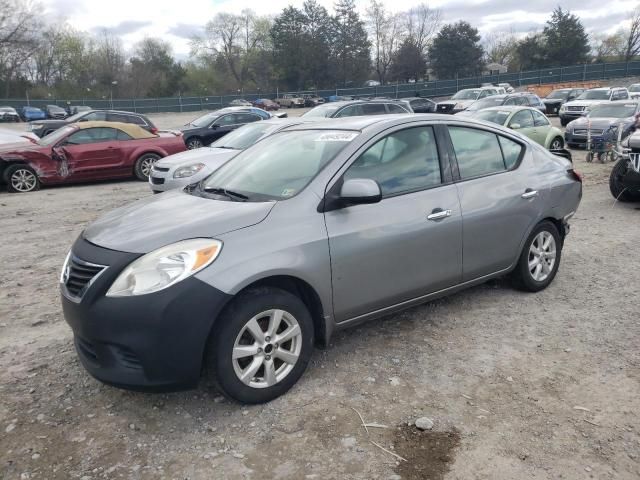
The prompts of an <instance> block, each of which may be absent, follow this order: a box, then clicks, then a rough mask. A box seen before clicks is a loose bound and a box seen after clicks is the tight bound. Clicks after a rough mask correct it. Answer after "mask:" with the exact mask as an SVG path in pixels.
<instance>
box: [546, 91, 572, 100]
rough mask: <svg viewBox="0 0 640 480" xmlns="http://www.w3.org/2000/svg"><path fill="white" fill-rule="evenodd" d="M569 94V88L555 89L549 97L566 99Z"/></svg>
mask: <svg viewBox="0 0 640 480" xmlns="http://www.w3.org/2000/svg"><path fill="white" fill-rule="evenodd" d="M568 96H569V90H554V91H553V92H551V93H550V94H549V95H547V98H550V99H559V100H565V99H566V98H567V97H568Z"/></svg>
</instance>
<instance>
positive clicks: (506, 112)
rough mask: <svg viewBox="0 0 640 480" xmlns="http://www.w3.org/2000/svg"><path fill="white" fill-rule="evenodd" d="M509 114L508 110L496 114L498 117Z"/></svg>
mask: <svg viewBox="0 0 640 480" xmlns="http://www.w3.org/2000/svg"><path fill="white" fill-rule="evenodd" d="M510 113H511V112H509V111H508V110H500V111H499V112H498V115H509V114H510Z"/></svg>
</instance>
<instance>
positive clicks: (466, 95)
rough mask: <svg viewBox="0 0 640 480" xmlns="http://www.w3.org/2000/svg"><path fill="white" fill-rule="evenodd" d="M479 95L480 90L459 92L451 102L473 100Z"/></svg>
mask: <svg viewBox="0 0 640 480" xmlns="http://www.w3.org/2000/svg"><path fill="white" fill-rule="evenodd" d="M479 95H480V90H474V89H468V90H460V91H459V92H458V93H456V94H455V95H454V96H453V97H451V100H475V99H476V98H478V96H479Z"/></svg>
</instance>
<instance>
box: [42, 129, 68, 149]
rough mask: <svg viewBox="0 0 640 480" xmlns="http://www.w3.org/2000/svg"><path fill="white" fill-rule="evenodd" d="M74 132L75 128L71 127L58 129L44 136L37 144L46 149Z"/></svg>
mask: <svg viewBox="0 0 640 480" xmlns="http://www.w3.org/2000/svg"><path fill="white" fill-rule="evenodd" d="M74 130H75V128H74V127H72V126H68V127H62V128H59V129H58V130H56V131H54V132H51V133H50V134H49V135H45V136H44V137H42V138H41V139H40V140H38V144H39V145H43V146H45V147H48V146H49V145H55V144H56V143H58V142H59V141H60V140H62V139H63V138H64V137H66V136H67V135H68V134H69V133H71V132H73V131H74Z"/></svg>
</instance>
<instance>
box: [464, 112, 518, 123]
mask: <svg viewBox="0 0 640 480" xmlns="http://www.w3.org/2000/svg"><path fill="white" fill-rule="evenodd" d="M510 113H511V112H509V111H507V110H482V111H480V112H478V113H476V114H475V115H474V116H473V118H477V119H478V120H485V121H487V122H491V123H497V124H498V125H504V124H505V123H506V121H507V118H508V117H509V114H510Z"/></svg>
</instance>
